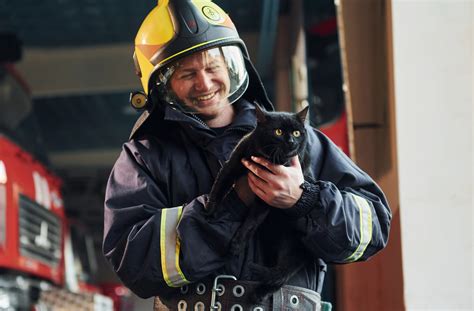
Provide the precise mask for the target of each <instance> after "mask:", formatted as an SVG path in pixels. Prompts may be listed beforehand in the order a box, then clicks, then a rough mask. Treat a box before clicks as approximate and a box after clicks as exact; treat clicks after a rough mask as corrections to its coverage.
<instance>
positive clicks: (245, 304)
mask: <svg viewBox="0 0 474 311" xmlns="http://www.w3.org/2000/svg"><path fill="white" fill-rule="evenodd" d="M258 285H259V283H257V282H250V281H236V278H235V277H233V276H230V275H219V276H217V277H216V278H215V279H214V281H213V282H202V283H194V284H189V285H184V286H183V287H181V289H180V292H181V293H178V294H177V295H175V296H174V297H173V298H171V299H165V298H160V297H155V303H154V310H155V311H158V310H159V311H171V310H172V311H185V310H187V311H208V310H210V311H268V310H276V311H279V310H281V311H283V310H285V311H286V310H304V311H319V310H320V309H321V296H320V295H319V293H317V292H315V291H313V290H310V289H307V288H303V287H298V286H291V285H284V286H283V287H282V288H280V289H279V290H278V291H276V292H275V293H273V295H271V296H269V297H267V298H265V299H263V300H262V301H261V302H260V303H258V304H255V303H254V302H253V301H252V293H253V291H254V290H255V288H256V287H257V286H258Z"/></svg>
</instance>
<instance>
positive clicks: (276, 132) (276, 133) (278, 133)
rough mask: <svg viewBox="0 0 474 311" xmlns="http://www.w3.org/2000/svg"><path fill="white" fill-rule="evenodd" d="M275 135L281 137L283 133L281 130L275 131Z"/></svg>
mask: <svg viewBox="0 0 474 311" xmlns="http://www.w3.org/2000/svg"><path fill="white" fill-rule="evenodd" d="M275 135H276V136H281V135H283V131H282V130H281V129H276V130H275Z"/></svg>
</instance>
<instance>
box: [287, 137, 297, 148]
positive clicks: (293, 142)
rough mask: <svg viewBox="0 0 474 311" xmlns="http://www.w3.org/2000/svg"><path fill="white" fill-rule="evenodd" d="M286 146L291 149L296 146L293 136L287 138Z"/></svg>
mask: <svg viewBox="0 0 474 311" xmlns="http://www.w3.org/2000/svg"><path fill="white" fill-rule="evenodd" d="M288 146H289V147H290V148H292V149H293V148H296V146H297V143H296V141H295V140H294V139H293V138H289V139H288Z"/></svg>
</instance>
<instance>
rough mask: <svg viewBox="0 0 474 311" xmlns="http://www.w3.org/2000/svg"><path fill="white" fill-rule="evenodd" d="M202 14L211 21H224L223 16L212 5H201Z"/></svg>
mask: <svg viewBox="0 0 474 311" xmlns="http://www.w3.org/2000/svg"><path fill="white" fill-rule="evenodd" d="M202 14H204V16H205V17H206V18H207V19H209V20H211V21H213V22H223V21H224V17H223V16H222V15H221V14H220V13H219V12H218V11H217V10H216V9H214V8H213V7H210V6H203V7H202Z"/></svg>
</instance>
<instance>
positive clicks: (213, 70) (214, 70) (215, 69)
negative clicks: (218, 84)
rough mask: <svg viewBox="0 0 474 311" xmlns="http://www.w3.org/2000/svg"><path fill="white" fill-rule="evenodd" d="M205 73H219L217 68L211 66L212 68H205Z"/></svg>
mask: <svg viewBox="0 0 474 311" xmlns="http://www.w3.org/2000/svg"><path fill="white" fill-rule="evenodd" d="M207 71H208V72H211V73H212V72H217V71H219V66H212V67H209V68H207Z"/></svg>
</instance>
